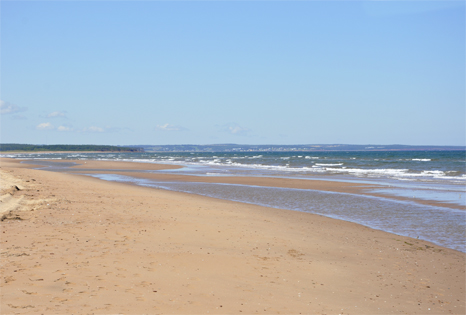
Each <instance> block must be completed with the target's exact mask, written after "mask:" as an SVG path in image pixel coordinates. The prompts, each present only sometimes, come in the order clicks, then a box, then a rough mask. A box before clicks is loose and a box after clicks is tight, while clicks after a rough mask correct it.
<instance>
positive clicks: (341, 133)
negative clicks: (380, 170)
mask: <svg viewBox="0 0 466 315" xmlns="http://www.w3.org/2000/svg"><path fill="white" fill-rule="evenodd" d="M0 6H1V56H0V58H1V95H0V99H1V103H0V105H1V142H3V143H13V142H14V143H32V144H116V145H128V144H212V143H241V144H311V143H328V144H330V143H345V144H412V145H416V144H419V145H421V144H422V145H465V143H466V129H465V126H466V122H465V121H466V106H465V5H464V2H463V1H441V2H440V1H439V2H437V1H426V2H424V1H396V2H390V1H385V2H383V1H377V2H375V1H374V2H358V1H348V2H344V1H327V2H323V1H137V2H135V1H134V2H130V1H48V2H42V1H1V3H0Z"/></svg>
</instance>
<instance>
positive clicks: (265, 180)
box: [0, 158, 466, 211]
mask: <svg viewBox="0 0 466 315" xmlns="http://www.w3.org/2000/svg"><path fill="white" fill-rule="evenodd" d="M0 159H1V158H0ZM11 160H15V159H11ZM43 161H48V162H57V161H56V160H43ZM32 162H34V161H31V163H32ZM63 162H72V163H76V164H78V165H76V166H71V167H69V169H68V170H66V171H67V172H76V173H78V172H80V171H81V172H82V171H84V170H86V173H101V174H117V175H128V173H127V172H126V171H128V170H130V171H132V172H131V176H132V177H136V178H145V179H152V180H157V181H183V182H201V183H221V184H239V185H252V186H262V187H281V188H297V189H309V190H317V191H329V192H336V193H349V194H355V195H362V196H371V197H376V198H382V199H387V200H398V201H410V202H415V203H417V204H421V205H429V206H438V207H444V208H450V209H456V210H463V211H466V206H462V205H459V204H455V203H448V202H442V201H436V200H426V199H420V198H414V197H413V198H409V197H403V196H397V195H389V194H383V193H376V192H371V191H368V190H371V189H380V188H385V189H386V188H387V187H386V186H384V185H380V184H376V183H374V184H366V183H358V182H346V181H337V180H329V179H325V180H323V179H322V180H319V179H298V178H282V177H255V176H211V177H210V176H195V175H181V174H161V173H143V172H141V173H138V172H137V171H138V170H141V171H145V170H169V169H181V168H183V167H184V166H181V165H174V164H157V163H145V162H126V161H100V160H63ZM123 168H124V169H123Z"/></svg>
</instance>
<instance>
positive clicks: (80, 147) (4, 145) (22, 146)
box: [0, 143, 144, 152]
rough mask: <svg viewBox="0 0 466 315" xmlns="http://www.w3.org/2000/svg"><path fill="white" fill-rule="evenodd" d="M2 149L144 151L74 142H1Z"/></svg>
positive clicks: (29, 150) (27, 150)
mask: <svg viewBox="0 0 466 315" xmlns="http://www.w3.org/2000/svg"><path fill="white" fill-rule="evenodd" d="M0 151H1V152H5V151H26V152H43V151H50V152H54V151H99V152H143V151H144V149H143V148H139V147H131V148H129V147H118V146H113V145H88V144H84V145H74V144H54V145H34V144H18V143H1V144H0Z"/></svg>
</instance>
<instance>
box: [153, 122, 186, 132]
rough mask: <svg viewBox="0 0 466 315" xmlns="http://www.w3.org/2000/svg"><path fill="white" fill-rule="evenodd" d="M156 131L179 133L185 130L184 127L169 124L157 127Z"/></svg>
mask: <svg viewBox="0 0 466 315" xmlns="http://www.w3.org/2000/svg"><path fill="white" fill-rule="evenodd" d="M156 129H159V130H165V131H181V130H187V129H186V128H184V127H181V126H174V125H170V124H165V125H157V127H156Z"/></svg>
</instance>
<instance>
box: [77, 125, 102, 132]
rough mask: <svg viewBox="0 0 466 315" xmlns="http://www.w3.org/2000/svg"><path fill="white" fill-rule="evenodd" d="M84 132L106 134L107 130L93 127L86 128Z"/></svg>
mask: <svg viewBox="0 0 466 315" xmlns="http://www.w3.org/2000/svg"><path fill="white" fill-rule="evenodd" d="M82 131H83V132H105V129H104V128H101V127H96V126H91V127H88V128H84V129H83V130H82Z"/></svg>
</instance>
